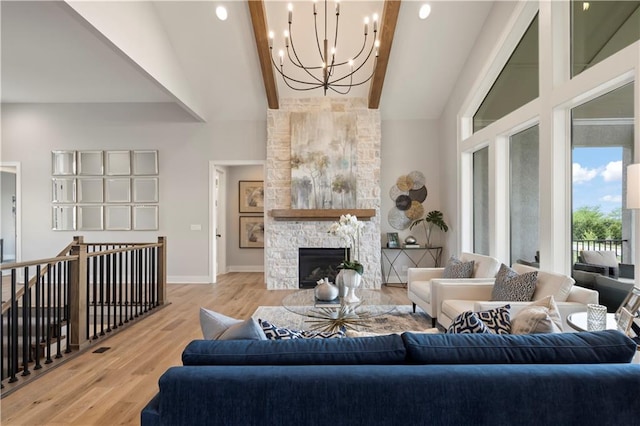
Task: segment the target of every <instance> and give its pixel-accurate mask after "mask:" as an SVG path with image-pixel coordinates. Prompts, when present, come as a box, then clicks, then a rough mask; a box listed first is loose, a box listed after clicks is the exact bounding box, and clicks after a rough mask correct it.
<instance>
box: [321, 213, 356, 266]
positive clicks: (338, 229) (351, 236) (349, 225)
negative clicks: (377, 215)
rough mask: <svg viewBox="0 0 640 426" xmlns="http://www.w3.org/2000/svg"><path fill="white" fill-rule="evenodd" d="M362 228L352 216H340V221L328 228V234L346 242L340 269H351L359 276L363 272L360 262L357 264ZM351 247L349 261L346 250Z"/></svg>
mask: <svg viewBox="0 0 640 426" xmlns="http://www.w3.org/2000/svg"><path fill="white" fill-rule="evenodd" d="M363 227H364V224H363V223H362V222H359V221H358V218H357V217H356V216H354V215H351V214H347V215H342V216H340V220H339V221H337V222H334V223H332V224H331V226H330V227H329V231H328V232H329V233H330V234H332V235H336V236H338V237H340V238H342V239H344V240H345V241H346V244H347V245H346V246H345V249H344V261H343V262H342V264H341V265H340V268H341V269H353V270H354V271H356V272H357V273H359V274H360V275H362V273H363V272H364V267H363V266H362V264H361V263H360V262H358V260H357V259H358V254H359V248H360V247H359V241H360V230H361V229H362V228H363ZM349 247H351V248H352V249H353V253H352V256H351V259H354V260H351V259H350V258H349V257H350V256H349V255H348V253H349V251H348V248H349Z"/></svg>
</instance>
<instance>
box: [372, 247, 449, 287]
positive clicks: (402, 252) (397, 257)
mask: <svg viewBox="0 0 640 426" xmlns="http://www.w3.org/2000/svg"><path fill="white" fill-rule="evenodd" d="M381 252H382V256H381V259H382V262H380V266H381V267H382V283H383V284H384V285H389V284H402V285H403V286H406V285H407V283H406V282H404V281H402V278H401V276H400V273H399V272H398V270H397V269H396V267H397V266H400V265H401V263H400V262H401V261H403V260H408V263H409V265H410V266H411V265H413V266H414V267H416V268H419V267H427V266H429V265H428V262H427V261H428V260H429V259H431V260H433V266H435V267H436V268H437V267H439V266H440V257H441V256H442V247H382V249H381ZM427 254H429V256H427ZM385 261H386V262H385ZM385 263H386V264H387V265H388V267H387V269H386V271H385ZM392 276H395V277H396V278H397V279H398V283H395V282H393V283H390V282H389V278H390V277H392Z"/></svg>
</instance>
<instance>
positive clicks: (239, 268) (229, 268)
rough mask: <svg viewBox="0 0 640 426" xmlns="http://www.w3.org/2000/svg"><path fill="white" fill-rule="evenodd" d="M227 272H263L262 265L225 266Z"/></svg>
mask: <svg viewBox="0 0 640 426" xmlns="http://www.w3.org/2000/svg"><path fill="white" fill-rule="evenodd" d="M227 272H264V266H263V265H232V266H227Z"/></svg>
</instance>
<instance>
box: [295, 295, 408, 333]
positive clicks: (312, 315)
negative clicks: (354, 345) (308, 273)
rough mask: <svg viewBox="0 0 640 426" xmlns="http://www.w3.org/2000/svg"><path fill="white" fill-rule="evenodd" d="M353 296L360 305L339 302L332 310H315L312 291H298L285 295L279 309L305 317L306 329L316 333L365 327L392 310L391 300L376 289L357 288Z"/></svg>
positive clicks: (320, 308)
mask: <svg viewBox="0 0 640 426" xmlns="http://www.w3.org/2000/svg"><path fill="white" fill-rule="evenodd" d="M356 295H357V296H358V297H359V298H360V302H357V303H351V304H349V303H345V302H344V301H342V300H341V301H340V303H339V304H336V306H335V307H333V306H331V307H326V306H322V307H317V306H315V303H316V298H315V291H314V290H313V289H309V290H300V291H296V292H295V293H291V294H289V295H288V296H285V298H284V299H282V306H284V308H285V309H287V310H288V311H289V312H293V313H294V314H298V315H302V316H304V317H306V318H307V319H306V320H305V322H306V323H309V324H310V325H309V329H310V330H319V331H338V330H341V329H345V328H347V329H351V330H357V329H358V328H359V327H364V328H366V327H367V323H368V322H369V321H370V320H371V319H372V318H375V317H378V316H381V315H385V314H388V313H389V312H391V311H393V310H394V309H395V308H396V307H395V304H393V302H392V300H391V298H390V297H389V296H387V295H386V294H384V293H382V292H381V291H379V290H369V289H357V290H356Z"/></svg>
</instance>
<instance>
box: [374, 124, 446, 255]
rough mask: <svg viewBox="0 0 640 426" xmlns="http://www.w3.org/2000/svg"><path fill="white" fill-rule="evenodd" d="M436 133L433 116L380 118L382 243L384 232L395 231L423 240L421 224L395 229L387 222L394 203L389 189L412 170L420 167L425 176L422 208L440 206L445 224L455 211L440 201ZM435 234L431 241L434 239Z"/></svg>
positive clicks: (435, 208)
mask: <svg viewBox="0 0 640 426" xmlns="http://www.w3.org/2000/svg"><path fill="white" fill-rule="evenodd" d="M439 140H440V136H439V130H438V122H437V121H436V120H386V121H383V122H382V148H381V153H380V156H381V160H382V161H381V163H382V169H381V172H380V182H381V188H380V191H381V195H382V197H381V198H382V203H381V214H382V218H381V220H380V230H381V232H382V240H381V243H383V244H386V233H387V232H397V233H398V236H399V237H400V240H401V241H404V238H405V237H407V236H409V235H413V236H414V237H416V238H417V239H418V242H420V243H423V244H424V243H425V242H426V238H425V235H424V231H423V230H422V228H414V229H413V230H411V231H410V230H409V229H405V230H397V229H394V228H392V227H391V225H390V224H389V220H388V219H387V218H388V214H389V211H390V210H391V209H392V208H393V207H394V206H395V202H394V201H395V200H392V199H391V197H390V196H389V190H390V189H391V187H393V186H394V185H395V184H396V181H397V179H398V178H399V177H400V176H402V175H406V174H408V173H410V172H412V171H414V170H417V171H420V172H422V173H423V174H424V176H425V178H426V185H425V186H426V187H427V199H426V200H425V201H424V203H423V206H424V209H425V212H429V211H431V210H440V211H442V212H443V214H444V220H445V222H447V223H448V224H449V223H450V222H451V220H453V219H454V218H455V211H453V210H447V209H445V208H444V207H443V206H442V204H441V198H440V193H441V187H442V184H443V183H442V178H441V166H440V163H441V162H440V144H439ZM440 237H442V236H441V235H438V236H437V237H436V239H435V240H434V241H432V243H436V242H438V241H439V240H438V238H440Z"/></svg>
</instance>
